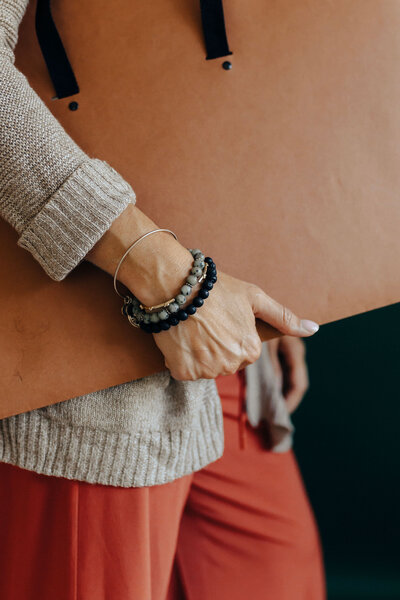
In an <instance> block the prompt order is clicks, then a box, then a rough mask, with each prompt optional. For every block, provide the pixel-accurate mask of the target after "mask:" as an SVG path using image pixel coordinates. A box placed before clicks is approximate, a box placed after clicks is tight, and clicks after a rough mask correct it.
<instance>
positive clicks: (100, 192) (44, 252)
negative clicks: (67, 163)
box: [18, 158, 136, 281]
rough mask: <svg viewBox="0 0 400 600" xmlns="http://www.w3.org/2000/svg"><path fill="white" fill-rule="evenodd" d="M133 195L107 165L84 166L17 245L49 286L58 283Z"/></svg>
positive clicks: (97, 162) (94, 162)
mask: <svg viewBox="0 0 400 600" xmlns="http://www.w3.org/2000/svg"><path fill="white" fill-rule="evenodd" d="M135 202H136V196H135V192H134V191H133V189H132V188H131V186H130V185H129V183H127V181H125V179H124V178H123V177H122V176H121V175H120V174H119V173H118V172H117V171H115V169H113V167H111V166H110V165H109V164H108V163H107V162H105V161H103V160H100V159H97V158H93V159H90V160H89V161H86V162H83V163H82V164H81V165H80V166H79V167H78V168H77V169H76V170H75V171H74V172H73V173H72V174H71V175H70V176H69V177H68V179H66V180H65V181H64V183H63V184H62V185H61V186H60V187H59V188H58V190H57V191H56V192H55V193H54V194H53V195H52V196H51V198H49V200H48V202H46V204H45V205H44V206H43V208H42V209H41V210H40V212H39V213H38V214H37V215H36V216H35V218H34V219H32V221H31V222H30V223H29V225H28V227H27V228H26V229H25V230H24V231H23V232H22V234H21V236H20V238H19V239H18V246H20V247H21V248H25V249H26V250H28V251H29V252H31V254H32V255H33V256H34V258H35V259H36V260H37V261H38V262H39V263H40V265H41V266H42V267H43V269H44V270H45V271H46V273H47V274H48V275H49V276H50V277H51V278H52V279H54V280H56V281H61V280H62V279H64V278H65V277H66V276H67V275H68V273H70V272H71V271H72V270H73V269H74V268H75V267H76V266H77V265H78V264H79V263H80V262H81V261H82V260H83V259H84V257H85V256H86V254H87V253H88V252H89V251H90V250H91V249H92V247H93V246H94V245H95V244H96V242H97V241H98V240H99V239H100V238H101V237H102V235H103V234H104V233H105V232H106V231H107V229H109V228H110V226H111V224H112V222H113V221H114V220H115V219H116V218H117V217H118V216H119V215H120V214H121V213H122V212H123V211H124V209H125V208H126V207H127V206H128V204H130V203H131V204H135Z"/></svg>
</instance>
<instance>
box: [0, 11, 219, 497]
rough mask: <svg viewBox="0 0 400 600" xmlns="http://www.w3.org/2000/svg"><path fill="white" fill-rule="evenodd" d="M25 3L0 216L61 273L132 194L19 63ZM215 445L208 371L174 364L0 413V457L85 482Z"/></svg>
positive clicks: (2, 77)
mask: <svg viewBox="0 0 400 600" xmlns="http://www.w3.org/2000/svg"><path fill="white" fill-rule="evenodd" d="M26 6H27V0H0V215H1V216H2V218H4V219H5V220H6V221H8V222H9V223H10V224H11V225H12V226H13V227H14V228H15V229H16V231H17V232H18V233H19V238H18V245H19V246H21V247H23V248H25V249H26V250H28V251H29V252H30V253H31V254H32V256H33V257H34V259H36V260H37V261H38V262H39V263H40V265H41V266H42V267H43V269H44V270H45V272H46V273H47V274H48V276H49V277H51V278H52V279H54V280H55V281H60V280H62V279H63V278H64V277H66V276H67V275H68V273H70V272H71V271H72V270H73V269H74V268H75V267H76V266H77V265H78V264H79V263H80V262H81V261H82V260H83V259H84V257H85V256H86V254H87V253H88V252H89V250H90V249H91V248H92V247H93V246H94V244H95V243H96V242H97V241H98V240H99V239H100V238H101V236H102V235H103V234H104V233H105V231H107V229H108V228H109V227H110V225H111V223H112V222H113V220H114V219H115V218H116V217H117V216H118V215H119V214H121V212H122V211H123V210H124V209H125V208H126V206H127V205H128V204H129V203H134V202H135V201H136V198H135V193H134V191H133V189H132V188H131V186H130V185H129V183H128V182H126V181H125V180H124V179H123V178H122V177H121V176H120V175H119V174H118V173H117V172H116V171H115V170H114V169H113V168H112V167H111V165H109V164H108V163H107V162H105V161H103V160H100V159H98V158H94V157H90V156H88V155H87V154H85V153H84V152H83V151H82V149H81V148H80V147H79V146H77V144H76V143H75V142H74V140H72V139H71V137H70V136H69V135H68V134H67V132H66V131H65V130H64V128H63V127H62V126H61V124H60V123H59V122H58V121H57V119H55V117H54V116H53V115H52V113H51V112H50V111H49V110H48V108H47V107H46V105H45V104H44V103H43V102H42V100H41V99H40V98H39V96H38V95H37V94H36V92H35V91H34V90H33V89H32V88H31V87H30V85H29V83H28V80H27V78H26V77H25V76H24V75H23V74H22V73H21V72H20V71H18V70H17V69H16V67H15V64H14V63H15V58H14V49H15V45H16V43H17V39H18V27H19V23H20V21H21V19H22V17H23V15H24V13H25V10H26ZM54 285H57V283H54ZM222 452H223V422H222V410H221V404H220V399H219V396H218V392H217V387H216V384H215V380H205V379H200V380H198V381H187V382H182V381H176V380H174V379H173V378H172V377H171V376H170V374H169V371H165V372H163V373H158V374H156V375H151V376H149V377H145V378H142V379H139V380H137V381H132V382H128V383H125V384H122V385H118V386H115V387H112V388H108V389H106V390H100V391H98V392H95V393H92V394H88V395H85V396H79V397H76V398H72V399H70V400H67V401H65V402H60V403H58V404H55V405H52V406H47V407H44V408H40V409H36V410H33V411H29V412H26V413H23V414H20V415H16V416H13V417H9V418H6V419H3V420H1V421H0V461H3V462H7V463H10V464H14V465H18V466H20V467H22V468H25V469H30V470H32V471H35V472H37V473H43V474H46V475H52V476H59V477H66V478H69V479H78V480H82V481H87V482H90V483H101V484H105V485H114V486H119V487H141V486H149V485H157V484H162V483H166V482H168V481H173V480H174V479H176V478H178V477H181V476H182V475H185V474H187V473H191V472H193V471H195V470H198V469H201V468H202V467H203V466H205V465H206V464H208V463H210V462H212V461H213V460H216V459H217V458H219V457H220V456H221V455H222Z"/></svg>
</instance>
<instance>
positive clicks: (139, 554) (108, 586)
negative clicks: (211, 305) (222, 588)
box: [0, 463, 191, 600]
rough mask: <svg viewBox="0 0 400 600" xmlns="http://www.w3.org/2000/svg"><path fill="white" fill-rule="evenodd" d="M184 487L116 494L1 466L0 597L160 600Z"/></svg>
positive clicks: (185, 481)
mask: <svg viewBox="0 0 400 600" xmlns="http://www.w3.org/2000/svg"><path fill="white" fill-rule="evenodd" d="M190 481H191V475H188V476H185V477H182V478H180V479H178V480H176V481H174V482H172V483H168V484H165V485H159V486H151V487H146V488H118V487H113V486H104V485H97V484H90V483H86V482H81V481H76V480H69V479H65V478H62V477H50V476H47V475H40V474H37V473H34V472H31V471H28V470H25V469H20V468H19V467H16V466H13V465H8V464H6V463H0V540H1V543H0V598H1V599H2V600H38V599H39V598H40V600H54V599H55V598H57V600H165V595H166V590H167V587H168V582H169V579H170V574H171V569H172V565H173V560H174V554H175V550H176V542H177V535H178V529H179V522H180V519H181V514H182V510H183V507H184V504H185V501H186V497H187V493H188V489H189V486H190Z"/></svg>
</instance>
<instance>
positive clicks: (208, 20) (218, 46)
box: [200, 0, 232, 59]
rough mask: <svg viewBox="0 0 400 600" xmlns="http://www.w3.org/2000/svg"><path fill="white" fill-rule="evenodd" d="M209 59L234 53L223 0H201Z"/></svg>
mask: <svg viewBox="0 0 400 600" xmlns="http://www.w3.org/2000/svg"><path fill="white" fill-rule="evenodd" d="M200 9H201V20H202V23H203V33H204V39H205V42H206V50H207V56H206V58H207V59H211V58H220V57H221V56H227V55H228V54H232V52H231V51H230V50H229V46H228V40H227V37H226V29H225V19H224V9H223V6H222V0H200Z"/></svg>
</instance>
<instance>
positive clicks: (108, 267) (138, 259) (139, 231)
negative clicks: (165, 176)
mask: <svg viewBox="0 0 400 600" xmlns="http://www.w3.org/2000/svg"><path fill="white" fill-rule="evenodd" d="M157 228H158V225H156V224H155V223H154V222H153V221H152V220H151V219H149V218H148V217H147V216H146V215H145V214H144V213H143V212H142V211H141V210H139V209H138V207H137V206H136V205H130V206H128V207H127V208H126V209H125V210H124V211H123V213H121V215H120V216H119V217H118V218H117V219H115V221H114V222H113V223H112V225H111V227H110V228H109V229H108V231H106V233H105V234H104V235H103V236H102V238H101V239H100V240H99V242H97V244H96V245H95V246H94V247H93V248H92V250H91V251H90V252H89V253H88V254H87V256H86V260H89V261H90V262H92V263H93V264H95V265H97V266H98V267H100V268H101V269H102V270H103V271H106V272H107V273H109V274H110V275H111V276H114V273H115V269H116V268H117V265H118V263H119V261H120V259H121V257H122V256H123V254H124V252H125V251H126V249H127V248H128V247H129V246H130V245H131V244H132V242H134V241H135V239H138V238H139V237H140V236H142V235H143V234H144V233H147V232H148V231H151V230H153V229H157ZM192 263H193V257H192V255H191V254H190V252H189V251H188V250H187V249H186V248H185V247H184V246H182V244H180V243H179V242H178V241H177V240H175V239H174V238H173V236H172V235H171V234H169V233H166V232H160V233H155V234H154V235H151V236H148V237H147V238H144V239H143V240H142V241H141V242H140V243H139V244H138V245H137V246H136V247H135V248H133V249H132V251H131V252H129V253H128V255H127V256H126V258H125V259H124V260H123V262H122V264H121V266H120V269H119V272H118V281H119V282H121V283H122V284H123V285H124V286H126V287H127V288H128V289H129V290H130V291H131V293H132V294H134V295H135V296H136V297H137V298H138V299H139V300H140V301H141V302H142V303H143V304H145V305H147V306H149V305H155V304H159V303H161V302H165V301H166V300H168V299H169V298H173V297H175V296H176V294H178V293H179V290H180V287H181V286H182V283H183V281H184V279H185V278H186V276H187V275H188V274H189V272H190V269H191V267H192ZM121 292H122V290H121Z"/></svg>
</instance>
